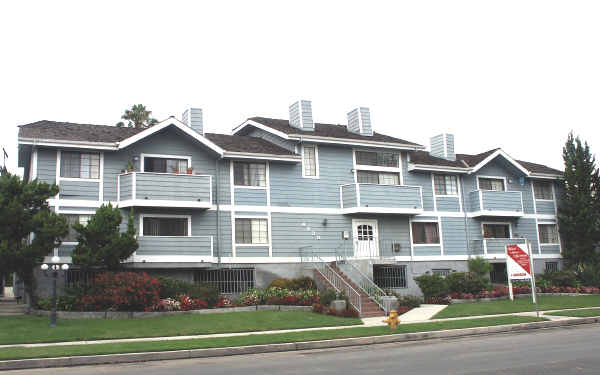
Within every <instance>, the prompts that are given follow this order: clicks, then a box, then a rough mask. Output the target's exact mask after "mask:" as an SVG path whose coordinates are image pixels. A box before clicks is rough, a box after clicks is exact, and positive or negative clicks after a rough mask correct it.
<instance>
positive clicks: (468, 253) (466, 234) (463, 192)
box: [458, 175, 471, 258]
mask: <svg viewBox="0 0 600 375" xmlns="http://www.w3.org/2000/svg"><path fill="white" fill-rule="evenodd" d="M458 178H459V180H460V192H461V194H460V195H461V198H460V199H461V200H462V208H463V214H464V219H465V241H467V258H470V257H471V249H470V245H469V244H470V242H471V241H470V238H469V227H468V220H467V206H466V205H465V184H464V180H463V175H459V176H458Z"/></svg>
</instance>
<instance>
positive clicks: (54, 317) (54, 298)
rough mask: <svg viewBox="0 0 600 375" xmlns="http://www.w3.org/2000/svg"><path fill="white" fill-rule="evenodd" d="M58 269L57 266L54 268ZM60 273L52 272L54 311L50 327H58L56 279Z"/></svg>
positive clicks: (51, 315) (51, 314)
mask: <svg viewBox="0 0 600 375" xmlns="http://www.w3.org/2000/svg"><path fill="white" fill-rule="evenodd" d="M54 267H56V266H54ZM57 277H58V271H56V270H54V271H52V311H51V312H50V327H52V328H54V327H56V278H57Z"/></svg>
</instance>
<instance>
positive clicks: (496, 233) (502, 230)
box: [483, 224, 510, 238]
mask: <svg viewBox="0 0 600 375" xmlns="http://www.w3.org/2000/svg"><path fill="white" fill-rule="evenodd" d="M483 238H510V224H483Z"/></svg>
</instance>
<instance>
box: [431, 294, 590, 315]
mask: <svg viewBox="0 0 600 375" xmlns="http://www.w3.org/2000/svg"><path fill="white" fill-rule="evenodd" d="M538 303H539V309H540V311H543V310H560V309H570V308H576V307H596V306H600V295H590V296H579V297H569V296H539V297H538ZM524 311H535V305H534V304H533V303H532V302H531V298H515V300H514V301H511V300H508V299H506V300H500V301H492V302H473V303H460V304H456V305H450V306H448V307H447V308H445V309H444V310H442V311H440V312H439V313H438V314H437V315H436V316H434V318H436V319H442V318H456V317H460V316H476V315H492V314H510V313H515V312H524Z"/></svg>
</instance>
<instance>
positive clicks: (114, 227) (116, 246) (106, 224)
mask: <svg viewBox="0 0 600 375" xmlns="http://www.w3.org/2000/svg"><path fill="white" fill-rule="evenodd" d="M133 220H134V219H133V214H132V213H131V212H130V213H129V220H128V222H127V231H126V232H123V233H122V232H121V231H120V228H119V226H120V224H121V221H122V215H121V210H120V209H119V208H117V207H113V206H112V205H111V204H110V203H109V204H108V205H102V206H100V208H99V209H98V210H97V211H96V213H95V214H94V215H93V216H92V217H91V218H90V220H89V222H88V223H87V225H86V226H83V225H81V224H74V225H73V229H75V231H76V232H77V241H78V242H79V243H78V244H77V246H76V247H75V249H74V250H73V256H72V257H73V264H75V265H78V266H80V267H81V268H83V269H89V268H105V269H109V270H115V269H117V268H119V267H120V265H121V262H122V261H124V260H125V259H127V258H129V257H130V256H131V254H133V252H134V251H136V250H137V248H138V242H137V240H136V238H135V227H134V225H133Z"/></svg>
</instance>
